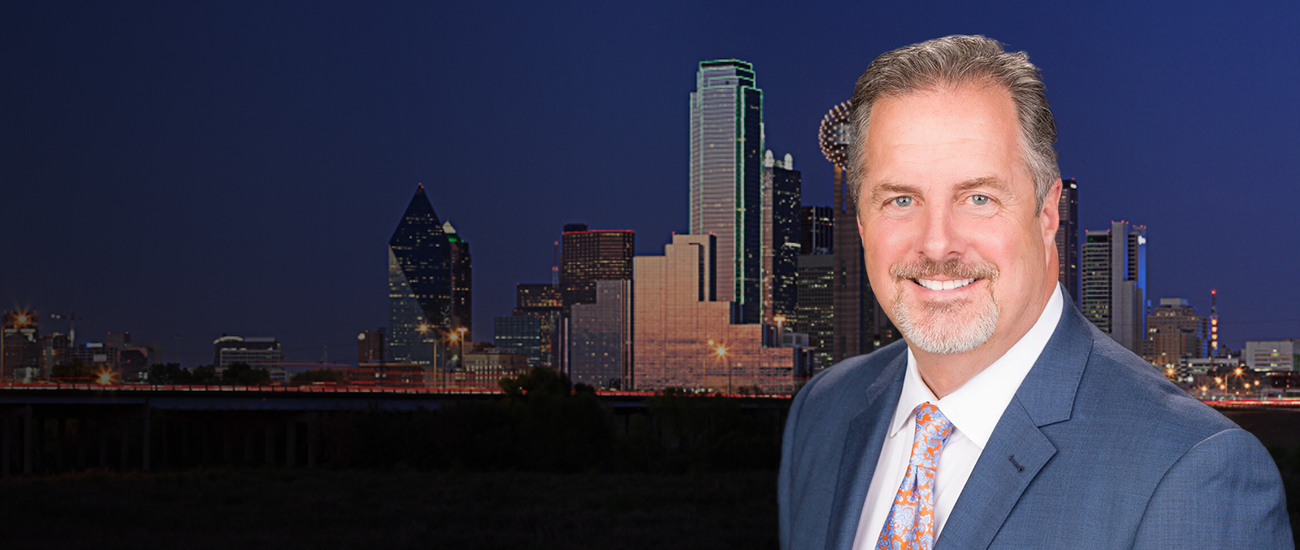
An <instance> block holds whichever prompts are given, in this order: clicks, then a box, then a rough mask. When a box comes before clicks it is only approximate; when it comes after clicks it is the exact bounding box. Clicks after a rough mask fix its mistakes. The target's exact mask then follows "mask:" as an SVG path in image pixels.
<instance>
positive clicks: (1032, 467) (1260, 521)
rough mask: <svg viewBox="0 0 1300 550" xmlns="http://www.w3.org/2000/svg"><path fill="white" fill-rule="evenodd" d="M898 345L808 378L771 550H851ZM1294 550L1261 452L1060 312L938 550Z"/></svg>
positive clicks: (899, 377) (898, 363)
mask: <svg viewBox="0 0 1300 550" xmlns="http://www.w3.org/2000/svg"><path fill="white" fill-rule="evenodd" d="M906 349H907V348H906V347H905V344H904V343H903V342H896V343H894V344H891V345H889V346H886V347H885V348H882V349H881V350H879V351H877V352H875V353H872V354H870V355H865V356H859V357H854V358H851V359H848V360H845V361H843V362H841V363H840V364H838V365H836V366H834V367H832V368H830V369H827V370H826V372H823V373H821V374H819V375H818V376H816V377H814V378H813V379H812V380H811V381H809V383H808V384H807V385H806V386H805V387H804V388H803V390H802V391H800V392H799V395H798V396H796V397H795V399H794V402H793V403H792V405H791V408H790V416H789V418H788V420H787V421H786V427H785V440H784V442H783V447H782V456H781V472H780V478H779V487H778V499H779V508H780V531H781V546H782V548H786V549H796V548H797V549H804V548H817V549H820V548H833V549H844V550H848V549H849V548H851V546H852V544H853V537H854V535H855V533H856V531H857V526H858V518H859V516H861V514H862V507H863V503H864V501H865V499H866V495H867V488H868V486H870V484H871V476H872V474H873V473H874V472H875V469H876V460H877V458H878V457H879V455H880V448H881V444H882V443H883V441H884V437H885V433H886V430H887V429H888V426H889V419H890V415H891V414H892V413H893V411H894V408H895V407H896V406H897V405H898V399H899V395H900V393H901V392H902V389H903V374H904V371H905V369H906V366H907V353H906ZM982 548H1049V549H1056V548H1178V549H1183V548H1243V549H1244V548H1250V549H1261V548H1293V543H1292V539H1291V528H1290V525H1289V523H1288V517H1287V512H1286V502H1285V496H1284V494H1283V490H1282V481H1281V478H1280V477H1279V476H1278V471H1277V466H1276V465H1275V464H1274V463H1273V460H1272V458H1271V457H1270V456H1269V454H1268V452H1267V451H1265V449H1264V447H1263V446H1262V445H1260V443H1259V440H1257V439H1255V437H1254V436H1252V435H1251V434H1250V433H1248V432H1246V431H1244V430H1242V429H1241V428H1239V427H1237V425H1236V424H1234V423H1233V422H1232V421H1230V420H1228V419H1227V418H1225V417H1224V416H1223V415H1221V414H1219V413H1218V412H1216V411H1214V410H1213V409H1211V408H1209V407H1207V406H1205V405H1204V404H1202V403H1200V402H1199V401H1197V400H1196V399H1193V398H1192V397H1190V396H1188V395H1187V393H1186V392H1184V391H1183V390H1181V389H1179V388H1177V387H1176V386H1174V385H1173V384H1171V383H1169V382H1168V381H1167V380H1165V378H1164V377H1163V376H1162V375H1161V374H1160V373H1159V372H1157V370H1156V369H1155V368H1153V367H1152V366H1151V365H1150V364H1148V363H1146V362H1144V361H1143V360H1142V359H1140V358H1138V357H1137V356H1136V355H1133V354H1132V353H1130V352H1129V351H1128V350H1126V349H1124V348H1122V347H1121V346H1119V345H1118V344H1116V343H1115V342H1114V341H1113V340H1111V339H1110V337H1109V336H1107V335H1105V334H1103V333H1101V332H1100V331H1098V330H1097V329H1096V328H1094V327H1093V326H1092V324H1091V323H1089V322H1088V321H1087V320H1086V319H1084V317H1083V316H1082V315H1081V314H1080V313H1079V311H1078V310H1077V309H1075V307H1074V306H1073V304H1071V303H1070V302H1069V300H1068V299H1067V300H1066V303H1065V308H1064V311H1063V313H1062V315H1061V320H1060V322H1059V323H1058V324H1057V327H1056V330H1055V332H1054V333H1053V334H1052V338H1051V340H1050V341H1049V342H1048V343H1047V347H1046V348H1045V349H1044V350H1043V353H1042V355H1041V356H1040V357H1039V359H1038V361H1037V362H1035V363H1034V366H1033V368H1032V369H1031V370H1030V371H1029V374H1028V375H1027V376H1026V377H1025V379H1024V382H1023V383H1021V385H1020V388H1019V390H1017V391H1016V394H1015V397H1014V398H1013V399H1012V400H1011V402H1010V404H1008V405H1007V408H1006V411H1005V412H1003V413H1002V418H1001V420H999V421H998V424H997V428H996V429H994V431H993V434H992V436H991V437H990V438H989V441H988V444H987V445H986V446H985V448H984V451H983V452H982V453H981V454H980V457H979V460H978V461H977V462H976V464H975V469H974V471H972V472H971V475H970V478H969V480H968V481H967V482H966V486H965V488H964V489H963V490H962V492H961V496H960V498H958V500H957V503H956V504H955V505H954V507H953V509H952V513H951V515H950V516H949V517H948V520H947V523H946V524H945V525H944V527H943V531H941V532H940V534H939V538H938V540H937V541H936V542H935V549H936V550H971V549H982Z"/></svg>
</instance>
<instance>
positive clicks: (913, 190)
mask: <svg viewBox="0 0 1300 550" xmlns="http://www.w3.org/2000/svg"><path fill="white" fill-rule="evenodd" d="M981 187H987V188H991V189H995V190H998V191H1002V192H1004V193H1008V192H1010V190H1011V189H1010V188H1009V187H1007V184H1006V183H1003V182H1002V180H1000V179H998V178H997V177H995V176H984V177H980V178H974V179H969V180H966V181H963V182H961V183H959V184H957V191H958V192H961V191H970V190H971V189H979V188H981ZM896 194H904V195H920V194H921V189H920V188H918V187H914V186H911V185H904V184H901V183H895V182H892V181H885V182H881V183H880V184H879V185H877V186H875V187H873V188H872V189H871V202H873V203H876V202H880V201H881V200H882V199H884V198H885V196H886V195H896Z"/></svg>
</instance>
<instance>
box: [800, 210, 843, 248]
mask: <svg viewBox="0 0 1300 550" xmlns="http://www.w3.org/2000/svg"><path fill="white" fill-rule="evenodd" d="M834 220H835V215H834V210H833V209H831V207H829V206H804V207H801V208H799V253H800V254H804V255H816V254H830V253H831V252H832V251H834V250H835V244H834V243H835V222H834Z"/></svg>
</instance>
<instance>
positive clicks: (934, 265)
mask: <svg viewBox="0 0 1300 550" xmlns="http://www.w3.org/2000/svg"><path fill="white" fill-rule="evenodd" d="M889 274H890V275H893V276H894V280H895V281H899V280H903V279H930V278H934V277H936V276H943V277H948V278H952V279H988V280H989V281H990V282H992V281H996V280H997V278H998V268H997V266H995V265H993V264H990V263H985V262H980V263H966V262H963V261H962V260H961V258H949V259H947V260H944V261H942V262H936V261H934V260H931V259H930V258H921V259H920V260H918V261H916V262H913V263H910V264H894V265H892V266H890V267H889Z"/></svg>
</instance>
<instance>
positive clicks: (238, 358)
mask: <svg viewBox="0 0 1300 550" xmlns="http://www.w3.org/2000/svg"><path fill="white" fill-rule="evenodd" d="M235 363H243V364H245V365H248V366H250V367H253V368H259V369H271V368H279V369H283V368H284V350H282V349H280V342H279V341H278V340H276V339H275V338H272V337H269V336H254V337H249V338H244V337H242V336H227V335H224V334H223V335H221V337H220V338H217V339H216V340H215V341H213V342H212V366H214V367H216V368H217V372H221V371H223V370H225V369H227V368H229V367H230V365H233V364H235Z"/></svg>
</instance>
